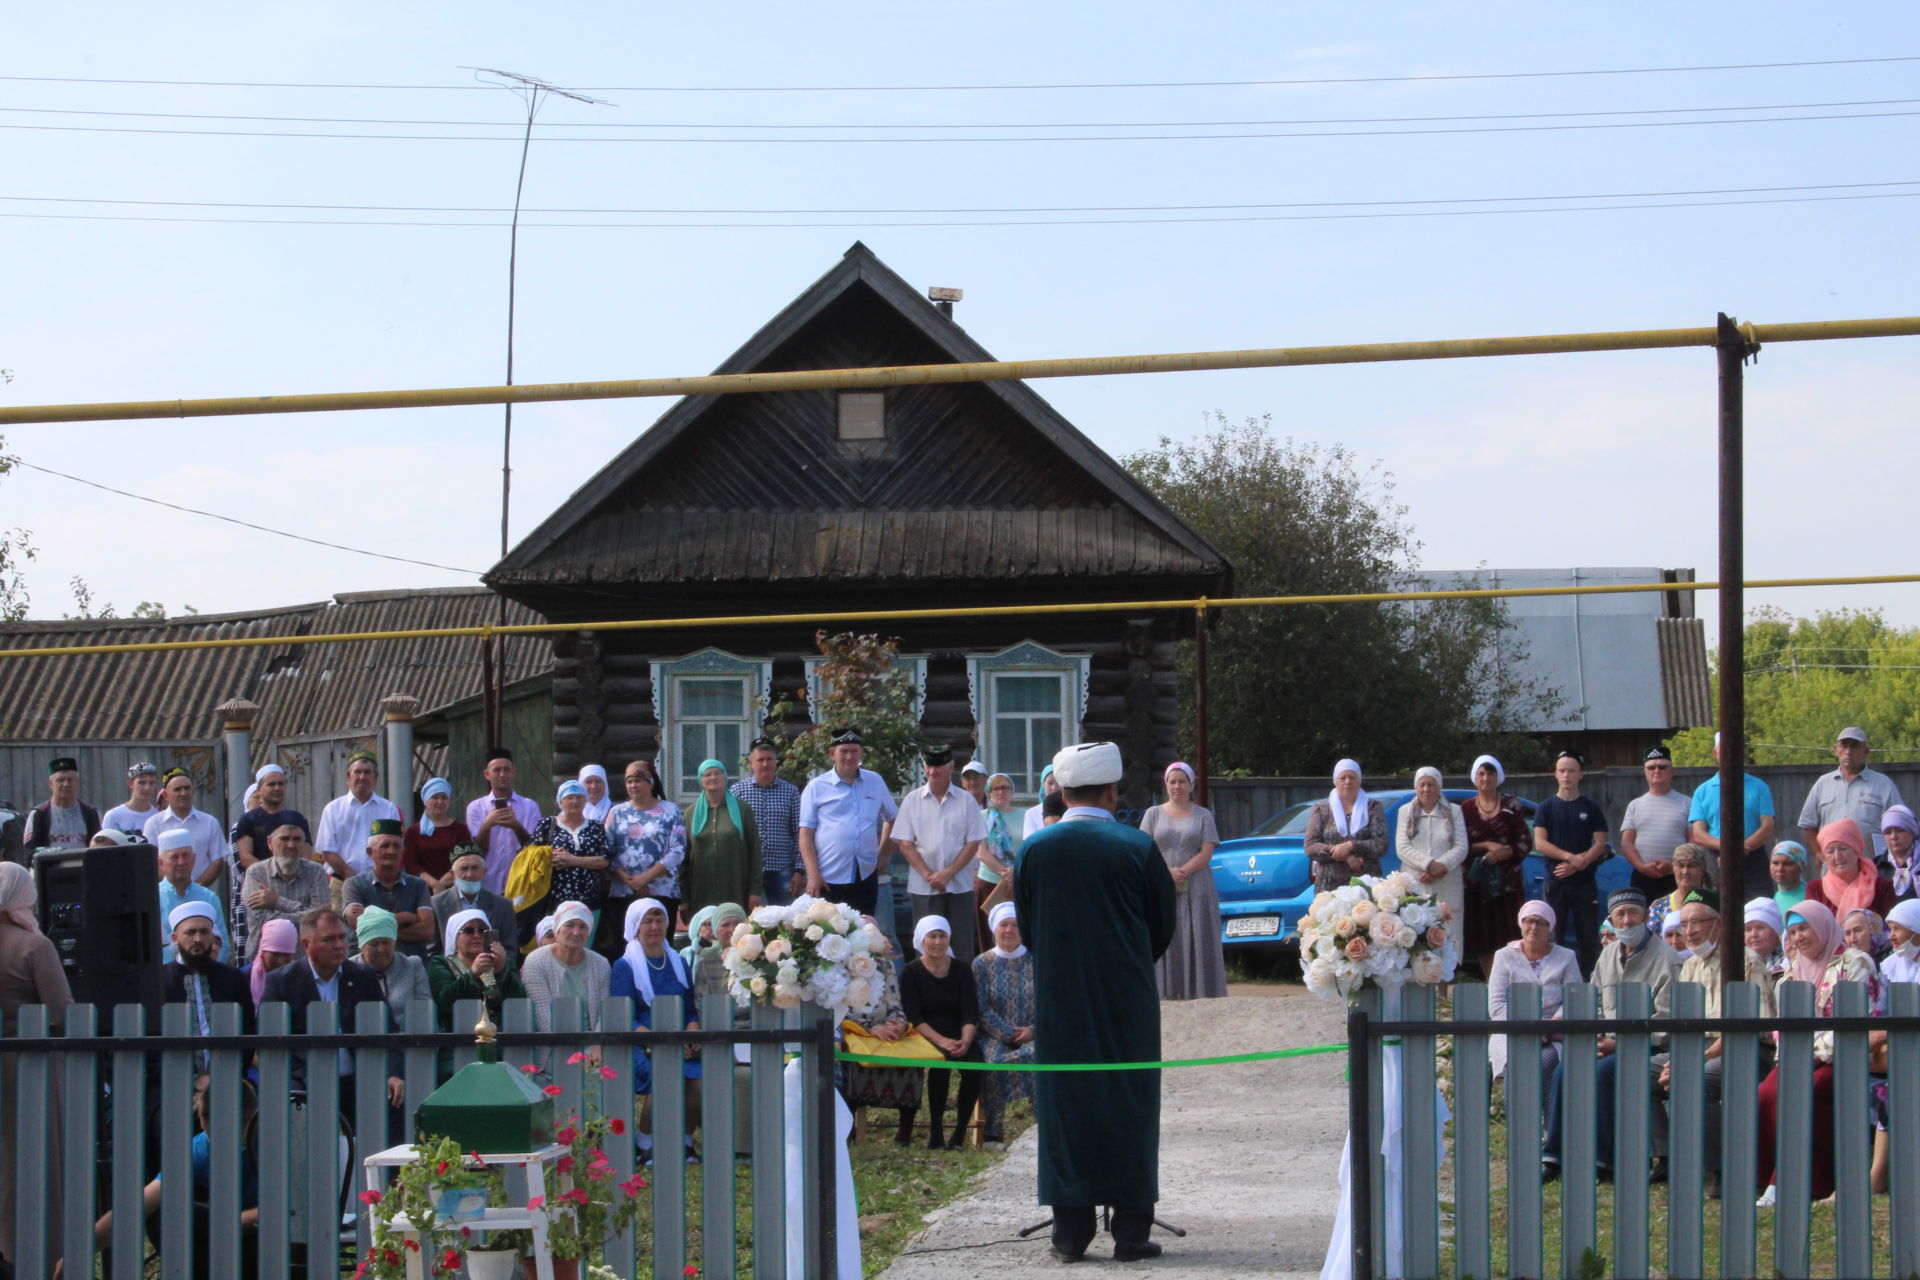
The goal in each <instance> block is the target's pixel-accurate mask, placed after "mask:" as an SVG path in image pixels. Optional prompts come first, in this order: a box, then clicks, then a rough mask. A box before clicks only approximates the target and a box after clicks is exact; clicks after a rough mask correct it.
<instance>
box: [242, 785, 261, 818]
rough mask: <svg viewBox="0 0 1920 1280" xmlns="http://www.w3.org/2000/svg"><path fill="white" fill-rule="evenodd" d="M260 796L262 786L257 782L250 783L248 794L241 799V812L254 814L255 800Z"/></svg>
mask: <svg viewBox="0 0 1920 1280" xmlns="http://www.w3.org/2000/svg"><path fill="white" fill-rule="evenodd" d="M259 794H260V784H259V783H257V782H250V783H248V784H247V793H246V794H245V795H243V796H241V797H240V812H242V813H251V812H253V798H254V797H255V796H257V795H259Z"/></svg>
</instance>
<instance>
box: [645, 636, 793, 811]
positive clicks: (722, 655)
mask: <svg viewBox="0 0 1920 1280" xmlns="http://www.w3.org/2000/svg"><path fill="white" fill-rule="evenodd" d="M651 671H652V675H653V718H654V722H655V723H656V724H658V725H659V726H660V755H659V759H658V761H657V763H658V765H659V768H660V781H661V785H662V786H664V787H665V788H666V790H667V798H668V799H671V800H674V801H676V802H678V803H682V804H684V803H686V802H688V801H690V800H692V799H694V797H695V796H696V795H697V794H698V792H699V788H698V786H695V788H694V789H693V790H692V791H690V792H688V791H682V790H681V789H680V785H679V778H680V766H681V761H680V759H679V751H680V727H681V725H682V724H683V723H685V721H686V719H699V720H701V721H710V720H711V718H710V717H706V716H700V717H687V718H683V717H681V716H680V715H679V707H680V697H679V687H678V686H679V683H680V682H681V681H682V680H713V679H726V678H733V679H738V680H740V681H741V682H742V683H743V684H744V685H745V689H744V692H745V694H746V697H745V699H744V711H745V714H744V715H743V716H742V717H741V718H740V719H739V720H738V721H725V722H724V723H738V724H739V725H740V726H741V733H740V744H741V747H742V748H743V749H744V748H745V746H746V744H747V743H749V742H751V741H753V739H754V736H755V735H756V734H757V733H758V732H759V729H760V725H761V723H762V721H764V719H765V718H766V709H767V702H768V698H769V697H770V696H771V693H772V689H773V663H772V662H771V661H768V660H762V659H756V658H742V657H740V656H738V655H737V654H732V653H728V652H727V651H726V650H724V649H702V650H700V651H699V652H698V653H690V654H688V655H687V656H686V657H684V658H674V659H671V660H668V661H664V662H655V663H652V664H651ZM712 723H723V722H722V721H712ZM709 741H711V739H709ZM704 758H705V757H702V759H704ZM693 763H696V764H697V763H698V761H695V762H693ZM725 763H726V766H727V772H728V774H729V775H732V774H734V773H735V772H736V771H737V770H738V769H739V762H738V761H735V760H729V761H726V762H725Z"/></svg>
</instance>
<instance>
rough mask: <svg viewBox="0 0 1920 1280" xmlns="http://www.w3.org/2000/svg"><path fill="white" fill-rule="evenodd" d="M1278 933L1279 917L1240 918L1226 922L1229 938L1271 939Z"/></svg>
mask: <svg viewBox="0 0 1920 1280" xmlns="http://www.w3.org/2000/svg"><path fill="white" fill-rule="evenodd" d="M1279 932H1280V917H1279V916H1241V917H1240V918H1239V919H1237V920H1229V921H1227V936H1228V937H1229V938H1271V937H1272V936H1273V935H1275V934H1276V933H1279Z"/></svg>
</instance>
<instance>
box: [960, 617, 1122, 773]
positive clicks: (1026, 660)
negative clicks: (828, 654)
mask: <svg viewBox="0 0 1920 1280" xmlns="http://www.w3.org/2000/svg"><path fill="white" fill-rule="evenodd" d="M1092 670H1093V659H1092V657H1091V655H1088V654H1075V653H1062V652H1060V651H1059V650H1056V649H1049V648H1047V647H1046V646H1045V645H1043V644H1038V643H1035V642H1034V641H1032V640H1024V641H1021V642H1020V643H1019V644H1016V645H1011V646H1009V647H1007V648H1005V649H1002V650H1001V651H1000V652H998V653H991V654H982V655H978V656H975V657H971V658H968V659H967V705H968V706H969V707H970V708H971V709H972V711H973V721H974V741H975V742H976V743H978V744H979V745H978V748H977V749H976V750H975V752H974V759H976V760H979V761H981V762H982V763H983V764H985V765H986V766H987V767H988V768H989V769H994V770H1001V769H1002V766H1001V761H1000V756H999V751H998V746H999V744H997V743H996V742H995V741H994V723H995V720H996V719H997V718H998V715H997V709H996V708H995V706H994V683H995V677H996V676H1003V675H1019V676H1044V675H1052V676H1058V677H1059V678H1060V681H1061V684H1062V689H1061V699H1060V705H1061V713H1060V741H1061V743H1062V745H1072V744H1073V743H1076V742H1078V741H1080V728H1081V723H1082V722H1083V721H1084V720H1085V719H1086V715H1087V680H1088V678H1089V676H1090V675H1091V674H1092ZM1034 763H1035V764H1036V766H1038V765H1039V764H1040V762H1038V761H1036V762H1034ZM1002 771H1003V770H1002ZM1039 776H1040V770H1039V768H1038V767H1036V768H1034V770H1033V771H1032V773H1031V774H1030V775H1029V781H1030V782H1031V783H1033V784H1034V786H1036V787H1037V785H1038V783H1039ZM1015 789H1016V793H1017V794H1018V796H1019V798H1021V799H1024V800H1033V799H1034V798H1035V792H1034V791H1033V790H1031V789H1023V788H1021V786H1020V780H1018V779H1016V780H1015Z"/></svg>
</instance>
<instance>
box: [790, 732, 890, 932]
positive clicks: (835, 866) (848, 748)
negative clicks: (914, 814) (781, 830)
mask: <svg viewBox="0 0 1920 1280" xmlns="http://www.w3.org/2000/svg"><path fill="white" fill-rule="evenodd" d="M831 741H832V743H833V746H832V748H831V749H830V751H829V753H828V754H829V756H830V758H831V759H832V760H833V768H831V769H829V770H827V771H826V772H825V773H822V774H819V775H818V776H816V777H814V778H813V779H811V780H810V781H808V783H807V785H806V786H805V787H803V788H801V791H800V860H801V862H802V863H804V864H805V865H806V868H807V892H808V893H809V894H811V895H813V896H814V897H816V898H826V899H827V900H828V901H830V902H844V903H846V904H847V905H848V906H850V907H852V908H853V909H854V910H856V911H861V912H865V913H866V914H868V915H873V914H874V912H875V908H876V907H877V906H878V904H879V898H880V876H881V875H882V874H883V873H884V872H885V870H886V843H887V839H888V835H887V833H888V830H889V828H890V827H891V825H892V823H893V820H894V818H895V817H897V816H898V815H899V812H900V810H899V807H898V806H897V805H895V804H894V802H893V793H892V792H890V791H888V790H887V780H886V779H885V778H882V777H881V776H880V775H879V774H877V773H875V772H874V771H873V770H871V769H863V768H861V767H860V761H861V760H862V759H864V758H865V754H866V752H865V748H864V746H863V745H862V744H861V740H860V731H859V730H858V729H854V728H839V729H835V730H834V731H833V734H832V738H831ZM883 924H884V917H883Z"/></svg>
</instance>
